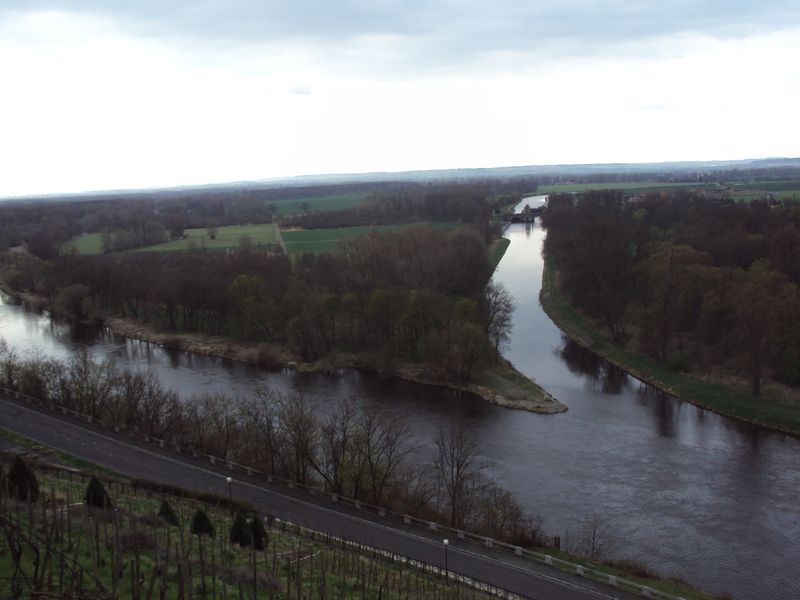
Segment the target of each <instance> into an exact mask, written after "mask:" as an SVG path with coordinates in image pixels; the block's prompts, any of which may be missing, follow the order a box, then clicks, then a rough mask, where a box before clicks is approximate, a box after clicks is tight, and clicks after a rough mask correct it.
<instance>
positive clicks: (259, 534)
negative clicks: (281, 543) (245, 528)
mask: <svg viewBox="0 0 800 600" xmlns="http://www.w3.org/2000/svg"><path fill="white" fill-rule="evenodd" d="M250 534H251V535H252V536H253V548H255V549H256V550H263V549H264V548H266V546H267V544H269V535H268V534H267V530H266V528H265V527H264V521H262V520H261V517H260V516H259V515H258V514H254V515H253V518H252V519H251V520H250Z"/></svg>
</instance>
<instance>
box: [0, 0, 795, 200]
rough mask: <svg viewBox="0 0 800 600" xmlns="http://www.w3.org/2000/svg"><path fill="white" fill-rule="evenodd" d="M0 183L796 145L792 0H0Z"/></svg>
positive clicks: (127, 182)
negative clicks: (722, 0) (188, 0)
mask: <svg viewBox="0 0 800 600" xmlns="http://www.w3.org/2000/svg"><path fill="white" fill-rule="evenodd" d="M0 84H1V86H2V87H0V196H8V195H18V194H37V193H51V192H75V191H84V190H96V189H112V188H141V187H152V186H168V185H181V184H193V183H210V182H224V181H235V180H248V179H265V178H272V177H282V176H290V175H304V174H319V173H347V172H367V171H400V170H410V169H439V168H457V167H493V166H511V165H529V164H556V163H597V162H646V161H661V160H708V159H736V158H758V157H767V156H798V155H800V151H798V144H800V125H798V123H799V122H800V121H799V120H798V111H800V2H797V0H791V1H782V0H760V1H758V2H756V1H754V0H746V1H743V0H730V1H728V2H719V1H718V0H714V1H713V2H712V1H710V0H661V1H658V0H656V1H650V0H633V1H630V0H604V1H602V2H600V1H593V0H492V1H487V0H484V1H481V2H478V1H476V0H406V1H404V2H400V1H395V0H291V1H284V0H280V1H277V0H195V1H192V2H182V1H178V0H124V1H121V0H117V1H115V0H74V1H67V0H62V1H59V0H2V3H0Z"/></svg>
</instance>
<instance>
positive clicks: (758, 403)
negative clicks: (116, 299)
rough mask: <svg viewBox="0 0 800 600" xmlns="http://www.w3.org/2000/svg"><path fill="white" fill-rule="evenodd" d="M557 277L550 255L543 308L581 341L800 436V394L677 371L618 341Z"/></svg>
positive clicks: (682, 391)
mask: <svg viewBox="0 0 800 600" xmlns="http://www.w3.org/2000/svg"><path fill="white" fill-rule="evenodd" d="M557 281H558V273H557V270H556V268H555V265H553V263H552V261H550V260H546V261H545V267H544V270H543V274H542V291H541V294H540V298H539V299H540V301H541V304H542V308H543V309H544V311H545V312H546V313H547V315H548V316H549V317H550V318H551V319H552V320H553V322H554V323H555V324H556V325H557V326H558V328H559V329H560V330H561V331H562V332H563V333H565V334H566V335H567V336H568V337H569V338H570V339H571V340H573V341H574V342H575V343H577V344H579V345H581V346H583V347H585V348H588V349H589V350H591V351H592V352H595V353H596V354H598V355H600V356H602V357H603V358H605V359H606V360H608V361H609V362H611V363H613V364H615V365H617V366H619V367H620V368H622V369H624V370H625V371H627V372H628V373H630V374H631V375H633V376H634V377H636V378H637V379H639V380H641V381H643V382H645V383H647V384H648V385H651V386H653V387H655V388H657V389H659V390H661V391H663V392H666V393H668V394H670V395H672V396H675V397H676V398H680V399H681V400H685V401H687V402H690V403H692V404H695V405H697V406H699V407H701V408H704V409H707V410H710V411H713V412H716V413H718V414H721V415H724V416H726V417H731V418H733V419H737V420H740V421H745V422H747V423H752V424H754V425H759V426H762V427H766V428H769V429H773V430H775V431H780V432H782V433H786V434H789V435H793V436H798V437H800V402H798V401H797V400H796V399H794V398H792V397H790V396H788V394H787V395H782V393H781V391H780V390H778V389H773V387H772V386H765V388H766V389H765V390H764V393H763V395H762V396H760V397H754V396H752V395H751V394H750V392H749V390H748V389H747V388H746V387H741V388H740V387H736V386H731V385H721V384H719V383H715V382H710V381H704V380H701V379H698V378H697V377H694V376H692V375H688V374H684V373H676V372H674V371H671V370H669V368H667V367H666V366H664V365H662V364H660V363H658V362H656V361H655V360H653V359H651V358H649V357H647V356H644V355H642V354H638V353H636V352H633V351H631V350H628V349H627V348H624V347H622V346H620V345H618V344H615V343H614V342H612V341H611V339H610V338H608V337H607V336H605V335H604V334H603V333H601V332H600V331H599V330H598V329H597V328H596V327H594V326H593V325H592V324H591V323H590V322H589V321H588V319H586V318H585V317H583V316H582V315H581V314H580V313H578V312H577V311H576V310H575V309H574V308H573V307H572V306H571V305H570V304H569V302H568V301H567V299H566V297H565V296H564V295H563V294H562V293H561V291H560V289H559V288H558V283H557Z"/></svg>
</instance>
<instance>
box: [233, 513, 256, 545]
mask: <svg viewBox="0 0 800 600" xmlns="http://www.w3.org/2000/svg"><path fill="white" fill-rule="evenodd" d="M250 527H251V526H250V524H249V523H248V522H247V519H246V518H245V516H244V515H243V514H242V513H238V514H237V515H236V518H235V519H234V520H233V525H231V544H237V545H239V546H241V547H242V548H249V547H250V546H252V545H253V533H252V531H251V529H250Z"/></svg>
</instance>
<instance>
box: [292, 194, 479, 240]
mask: <svg viewBox="0 0 800 600" xmlns="http://www.w3.org/2000/svg"><path fill="white" fill-rule="evenodd" d="M492 209H493V205H492V204H490V202H489V201H488V200H487V196H486V193H485V190H484V188H483V187H482V186H478V185H469V186H468V185H450V186H445V185H441V186H434V187H431V188H412V189H408V190H403V191H398V192H393V193H388V192H379V193H375V194H371V195H370V196H369V197H368V198H367V201H366V202H365V204H364V205H362V206H357V207H355V208H350V209H345V210H337V211H331V212H315V213H310V214H303V215H295V216H292V217H287V218H284V220H283V222H284V224H286V225H288V226H294V227H303V228H306V229H315V228H320V227H323V228H324V227H350V226H353V225H391V224H396V223H415V222H419V221H432V222H448V221H449V222H463V223H475V224H480V225H483V224H486V223H488V222H489V217H490V216H491V213H492Z"/></svg>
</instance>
